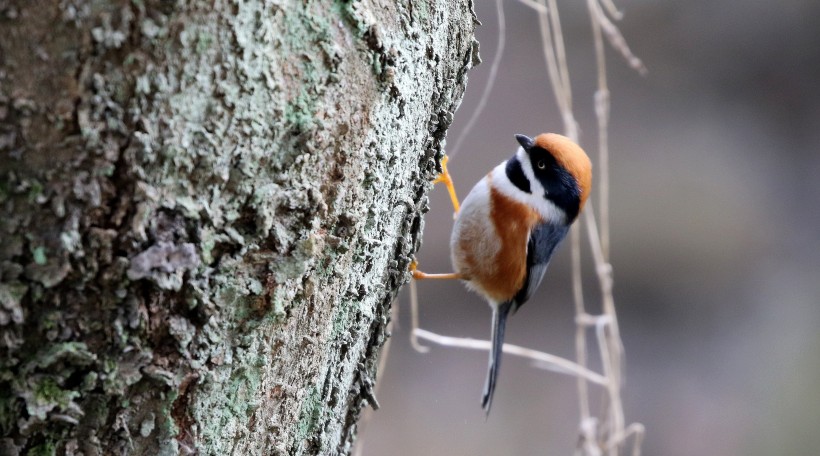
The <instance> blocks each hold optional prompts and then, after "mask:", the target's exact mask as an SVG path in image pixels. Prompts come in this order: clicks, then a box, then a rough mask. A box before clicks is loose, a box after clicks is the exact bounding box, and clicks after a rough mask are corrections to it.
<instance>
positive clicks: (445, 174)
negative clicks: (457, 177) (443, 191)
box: [433, 155, 460, 214]
mask: <svg viewBox="0 0 820 456" xmlns="http://www.w3.org/2000/svg"><path fill="white" fill-rule="evenodd" d="M448 161H450V157H448V156H446V155H445V156H444V157H443V158H442V159H441V174H439V175H438V177H436V178H435V179H434V180H433V185H435V184H438V183H439V182H444V185H446V186H447V192H448V193H449V194H450V201H452V203H453V209H454V210H455V213H456V214H458V211H459V209H460V207H459V203H458V197H457V196H456V187H455V186H454V185H453V178H452V177H450V172H449V171H447V162H448Z"/></svg>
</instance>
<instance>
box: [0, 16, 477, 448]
mask: <svg viewBox="0 0 820 456" xmlns="http://www.w3.org/2000/svg"><path fill="white" fill-rule="evenodd" d="M471 3H472V2H471V0H458V1H445V0H426V1H413V0H410V1H405V2H400V3H399V4H396V3H394V2H392V1H391V2H388V1H377V0H370V1H347V2H345V1H336V2H319V1H306V2H303V1H298V0H279V1H263V0H247V1H227V0H214V1H204V0H197V1H185V2H184V1H175V0H131V1H125V0H118V1H115V0H109V1H81V0H40V1H29V0H18V1H2V0H0V154H1V155H0V157H2V158H0V208H2V209H0V210H1V211H2V212H0V215H1V219H0V236H2V243H1V245H0V349H2V355H1V357H0V360H1V361H0V363H2V364H0V433H2V436H0V454H38V455H39V454H55V453H56V454H68V455H72V454H84V455H102V454H178V453H182V454H190V453H193V452H198V453H200V454H216V455H224V454H243V455H244V454H337V453H347V452H349V450H350V447H351V443H352V441H353V439H354V437H355V433H356V421H357V419H358V417H359V413H360V411H361V409H362V407H363V406H364V405H366V404H367V403H368V402H369V403H370V404H375V399H374V398H373V396H372V389H371V387H372V385H373V381H374V380H373V379H374V377H375V375H376V372H375V366H376V359H377V357H378V354H379V348H380V347H381V346H382V344H383V342H384V340H385V338H386V337H388V334H386V332H385V328H386V323H387V320H388V318H389V314H390V312H389V308H390V303H391V301H392V299H393V297H394V296H395V294H396V293H397V291H398V288H399V287H400V286H401V284H403V283H404V282H405V281H406V280H407V278H408V273H407V269H408V265H409V263H410V258H411V255H412V254H413V253H414V252H415V251H416V250H417V248H418V246H419V234H420V231H421V226H422V219H421V214H422V213H423V212H424V210H425V208H426V192H427V191H428V190H429V188H430V185H429V183H428V182H429V179H430V178H431V177H432V176H433V175H434V174H435V173H436V171H437V170H438V169H439V164H438V160H439V159H440V157H441V155H442V142H443V139H444V135H445V133H446V130H447V127H448V126H449V125H450V122H451V120H452V117H453V112H454V111H455V109H456V107H457V105H458V103H459V101H460V99H461V95H462V92H463V90H464V86H465V83H466V77H465V72H466V71H467V69H468V68H470V67H471V66H472V65H473V64H474V63H476V62H477V58H478V55H477V52H478V48H477V43H476V42H475V40H474V38H473V29H474V27H475V24H476V20H475V18H474V16H473V13H472V4H471Z"/></svg>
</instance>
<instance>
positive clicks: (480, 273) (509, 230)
mask: <svg viewBox="0 0 820 456" xmlns="http://www.w3.org/2000/svg"><path fill="white" fill-rule="evenodd" d="M490 218H491V220H492V226H494V227H496V230H495V233H494V234H495V235H496V236H497V239H498V241H499V248H498V249H497V250H496V251H495V258H493V259H489V258H476V255H475V254H474V253H478V252H473V249H474V246H473V245H472V241H473V239H472V238H473V237H474V236H471V235H469V234H466V235H465V236H463V237H462V238H461V239H460V242H459V245H458V248H459V249H460V250H461V251H462V252H463V253H464V258H465V262H466V268H465V269H466V270H468V271H470V279H471V281H472V282H473V283H474V284H475V286H476V287H478V288H480V289H481V290H482V291H483V292H484V294H486V295H487V296H488V297H489V298H491V299H492V300H494V301H495V302H505V301H508V300H510V299H512V298H513V297H514V296H515V295H516V293H518V291H519V290H520V289H521V287H522V286H523V285H524V280H525V279H526V277H527V241H528V240H529V235H530V231H531V230H532V228H533V227H534V226H535V225H536V224H537V223H539V222H540V221H541V217H540V215H539V214H538V213H537V212H536V211H535V210H533V209H531V208H530V207H529V206H527V205H525V204H522V203H519V202H517V201H515V200H513V199H511V198H510V197H508V196H505V195H504V194H503V193H501V192H499V191H498V190H496V189H495V188H493V187H492V186H490ZM479 255H480V254H479Z"/></svg>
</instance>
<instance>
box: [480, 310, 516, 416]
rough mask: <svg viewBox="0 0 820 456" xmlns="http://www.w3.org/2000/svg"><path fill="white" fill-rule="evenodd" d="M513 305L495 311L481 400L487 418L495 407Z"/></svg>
mask: <svg viewBox="0 0 820 456" xmlns="http://www.w3.org/2000/svg"><path fill="white" fill-rule="evenodd" d="M512 305H513V303H512V302H511V301H510V302H504V303H501V304H499V305H498V308H496V309H494V310H493V345H492V348H491V349H490V365H489V369H488V371H487V382H486V383H484V396H482V398H481V407H482V408H483V409H484V413H486V414H487V416H489V415H490V407H491V406H492V405H493V393H495V383H496V381H497V380H498V371H499V369H501V353H502V351H503V347H504V328H506V326H507V317H508V316H509V315H510V309H512Z"/></svg>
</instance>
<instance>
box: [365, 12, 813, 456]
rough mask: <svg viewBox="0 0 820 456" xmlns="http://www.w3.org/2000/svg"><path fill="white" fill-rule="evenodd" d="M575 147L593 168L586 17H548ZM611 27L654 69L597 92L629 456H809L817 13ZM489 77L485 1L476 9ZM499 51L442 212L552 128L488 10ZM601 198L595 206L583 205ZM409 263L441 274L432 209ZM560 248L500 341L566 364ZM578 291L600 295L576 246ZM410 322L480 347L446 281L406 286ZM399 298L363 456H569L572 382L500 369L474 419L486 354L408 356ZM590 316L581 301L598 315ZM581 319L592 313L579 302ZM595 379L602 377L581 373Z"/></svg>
mask: <svg viewBox="0 0 820 456" xmlns="http://www.w3.org/2000/svg"><path fill="white" fill-rule="evenodd" d="M559 3H560V4H561V10H560V11H561V18H562V20H563V26H564V34H565V39H566V42H567V51H568V55H569V59H570V70H571V77H572V82H573V89H574V95H575V107H576V109H577V113H578V119H579V121H580V124H581V128H582V132H581V142H582V145H584V146H585V147H586V148H587V150H588V152H589V153H590V155H591V157H592V159H593V163H594V162H595V161H596V153H597V151H596V150H595V145H596V144H597V137H596V130H595V124H594V117H593V115H594V114H593V110H592V93H593V91H594V89H595V73H594V55H593V47H592V42H591V32H590V26H589V19H588V17H587V13H586V6H585V2H581V1H576V2H559ZM617 3H618V4H619V6H621V7H622V9H623V11H624V12H625V17H624V19H623V20H622V21H621V22H620V23H619V26H620V28H621V30H622V32H623V34H624V36H625V37H626V39H627V41H628V42H629V43H630V45H631V47H632V49H633V50H634V52H635V53H636V54H637V55H638V56H639V57H640V58H641V59H642V60H643V61H644V62H645V64H646V66H647V67H648V68H649V74H648V75H647V76H646V77H641V76H639V75H637V74H636V73H635V72H633V71H632V70H630V69H629V68H628V67H627V65H626V64H625V63H624V62H623V61H622V60H621V59H620V58H619V57H618V56H617V55H616V54H615V53H614V52H612V50H611V49H609V48H608V49H607V57H608V65H609V79H610V89H611V92H612V125H611V155H612V159H611V161H612V185H611V195H612V196H611V208H612V209H611V213H612V238H613V247H612V263H613V266H614V271H615V273H614V274H615V298H616V304H617V306H618V310H619V316H620V324H621V333H622V336H623V339H624V344H625V347H626V353H627V358H626V373H627V381H626V385H625V389H624V400H625V404H624V407H625V411H626V417H627V420H628V421H639V422H642V423H644V424H645V425H646V429H647V436H646V441H645V444H644V447H643V448H644V454H645V455H649V456H654V455H663V456H690V455H717V456H730V455H743V456H747V455H752V456H754V455H761V456H772V455H788V456H792V455H794V456H804V455H805V456H812V455H816V454H818V448H820V330H818V329H817V328H818V326H820V153H819V152H820V150H818V146H820V2H818V1H816V0H789V1H783V2H771V1H763V0H747V1H744V2H729V1H725V0H724V1H719V2H714V1H706V0H696V1H677V2H671V1H666V2H664V1H648V0H621V1H618V2H617ZM476 10H477V13H478V15H479V17H480V19H481V20H482V22H483V23H484V25H483V26H481V27H479V30H478V38H479V40H480V41H481V51H482V57H483V59H484V61H485V63H484V64H482V65H480V66H479V67H478V68H476V69H474V70H473V71H472V72H471V73H470V76H469V77H470V83H469V86H468V90H467V95H466V98H465V100H464V103H463V104H462V106H461V108H460V110H459V111H458V114H457V116H456V119H455V123H454V126H453V128H452V129H451V131H450V134H449V136H448V138H449V139H448V142H449V143H450V145H453V144H454V142H455V138H456V137H457V135H458V133H459V132H460V131H461V129H462V128H463V127H464V125H465V124H466V122H467V120H468V118H469V116H470V114H471V112H472V110H473V109H474V108H475V106H476V104H477V103H478V98H479V96H480V94H481V91H482V89H483V84H484V83H485V82H486V78H487V75H488V72H489V70H490V61H491V60H492V57H493V54H494V52H495V46H496V45H495V42H496V35H497V18H496V16H495V7H494V3H493V2H492V1H489V0H477V1H476ZM505 12H506V18H507V30H508V35H507V49H506V52H505V54H504V58H503V61H502V66H501V68H500V70H499V74H498V79H497V82H496V88H495V90H494V91H493V93H492V95H491V96H490V98H489V101H488V109H487V110H486V111H485V112H484V114H483V115H482V117H481V118H480V120H479V122H478V124H477V126H476V128H475V129H474V130H473V132H472V134H471V135H470V136H469V138H468V139H467V140H466V141H465V142H464V144H463V146H462V148H461V150H460V151H458V153H457V155H456V156H455V158H454V159H453V161H452V165H451V172H452V174H453V176H454V180H455V183H456V187H457V189H458V190H459V196H460V197H461V198H462V199H463V198H464V197H465V196H466V195H467V193H468V192H469V189H470V188H471V187H472V185H473V184H474V183H475V182H476V181H478V180H479V179H480V178H481V177H482V176H483V175H484V174H485V173H487V171H488V170H490V169H491V168H492V167H493V166H495V165H496V164H498V163H499V162H500V161H502V160H504V159H506V158H507V157H509V156H510V155H511V154H512V152H513V151H514V149H515V147H516V143H515V140H514V138H513V134H514V133H526V134H529V135H535V134H537V133H539V132H543V131H559V132H560V131H561V129H562V126H561V122H560V117H559V115H558V111H557V108H556V106H555V102H554V97H553V95H552V93H551V92H550V90H549V88H548V79H547V73H546V69H545V64H544V57H543V53H542V50H541V44H540V34H539V31H538V20H537V17H536V15H535V14H534V13H533V12H531V11H530V10H529V9H528V8H526V7H525V6H523V5H521V4H519V3H517V2H515V1H509V0H508V1H506V2H505ZM595 195H597V193H596V194H595ZM431 206H432V210H431V212H430V213H429V214H428V215H427V218H426V226H425V233H424V245H423V247H422V250H421V252H420V254H419V259H420V261H421V265H422V269H423V270H425V271H428V272H449V270H450V265H449V247H448V239H449V233H450V228H451V226H452V208H451V206H450V203H449V200H448V198H447V193H446V191H445V189H444V188H443V187H441V188H439V187H437V188H436V189H435V190H434V192H433V193H432V194H431ZM568 247H569V245H568V243H567V244H565V245H563V246H562V248H561V249H560V251H559V252H558V254H557V256H556V257H555V258H554V260H553V263H552V265H551V267H550V270H549V271H548V273H547V276H546V278H545V280H544V282H543V284H542V286H541V288H540V290H539V291H538V293H537V294H536V295H535V296H534V297H533V298H532V300H531V301H530V302H529V303H527V305H526V306H524V307H523V308H522V309H521V310H520V311H519V312H518V314H516V315H515V316H513V317H512V318H511V319H510V321H509V326H508V331H507V341H508V342H510V343H514V344H520V345H524V346H527V347H532V348H536V349H539V350H543V351H547V352H550V353H554V354H557V355H561V356H565V357H568V358H572V357H573V353H574V345H573V334H574V325H573V313H572V300H571V294H570V293H571V287H570V273H569V266H570V264H569V263H570V262H569V260H570V258H569V257H570V255H569V248H568ZM584 261H585V270H586V273H585V274H586V278H585V283H586V289H585V290H586V296H587V300H588V303H589V304H594V303H596V302H597V298H598V293H597V291H596V287H597V283H596V281H595V280H594V275H593V271H592V269H591V259H590V256H589V252H588V249H585V251H584ZM419 291H420V306H421V308H420V312H421V314H420V315H421V325H422V327H423V328H426V329H428V330H431V331H435V332H438V333H442V334H447V335H453V336H465V337H474V338H487V337H488V335H489V328H490V310H489V307H488V306H487V305H486V304H485V302H484V301H483V300H482V299H481V298H480V297H478V296H477V295H474V294H471V293H468V292H467V291H465V290H464V288H463V287H462V286H461V285H460V284H458V283H454V282H437V281H436V282H422V283H420V284H419ZM407 302H408V297H407V294H406V292H403V294H402V299H401V311H400V318H399V327H398V328H396V330H395V332H394V336H395V337H394V340H393V345H392V348H391V352H390V355H389V359H388V362H387V366H386V369H385V372H383V373H382V375H381V377H380V385H379V392H378V399H379V401H380V403H381V406H382V409H381V410H379V411H378V412H376V413H375V415H374V416H373V417H372V419H371V420H369V422H367V423H366V424H365V425H364V429H363V434H362V438H363V439H364V441H363V443H364V452H363V454H364V455H365V456H372V455H388V454H391V455H535V454H540V455H570V454H572V451H573V449H574V446H575V442H576V435H577V434H576V433H577V422H578V410H577V405H576V400H577V399H576V394H575V381H574V379H572V378H569V377H566V376H562V375H558V374H554V373H549V372H545V371H540V370H537V369H534V368H532V367H530V365H529V364H528V362H527V361H525V360H522V359H517V358H514V357H512V356H506V357H505V361H504V366H503V369H502V373H501V377H500V381H499V385H498V389H497V391H496V397H495V401H494V403H493V410H492V413H491V415H490V417H489V419H487V420H485V418H484V414H483V412H482V410H481V408H480V406H479V399H480V396H481V389H482V386H483V382H484V375H485V370H486V362H487V359H486V358H487V355H486V353H484V352H476V351H465V350H461V349H455V348H444V347H437V346H433V347H432V349H431V351H430V353H427V354H419V353H416V352H414V351H413V350H412V348H411V347H410V345H409V342H408V329H409V312H408V306H407ZM594 305H597V304H594ZM593 307H594V306H593ZM596 367H597V366H596Z"/></svg>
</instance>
